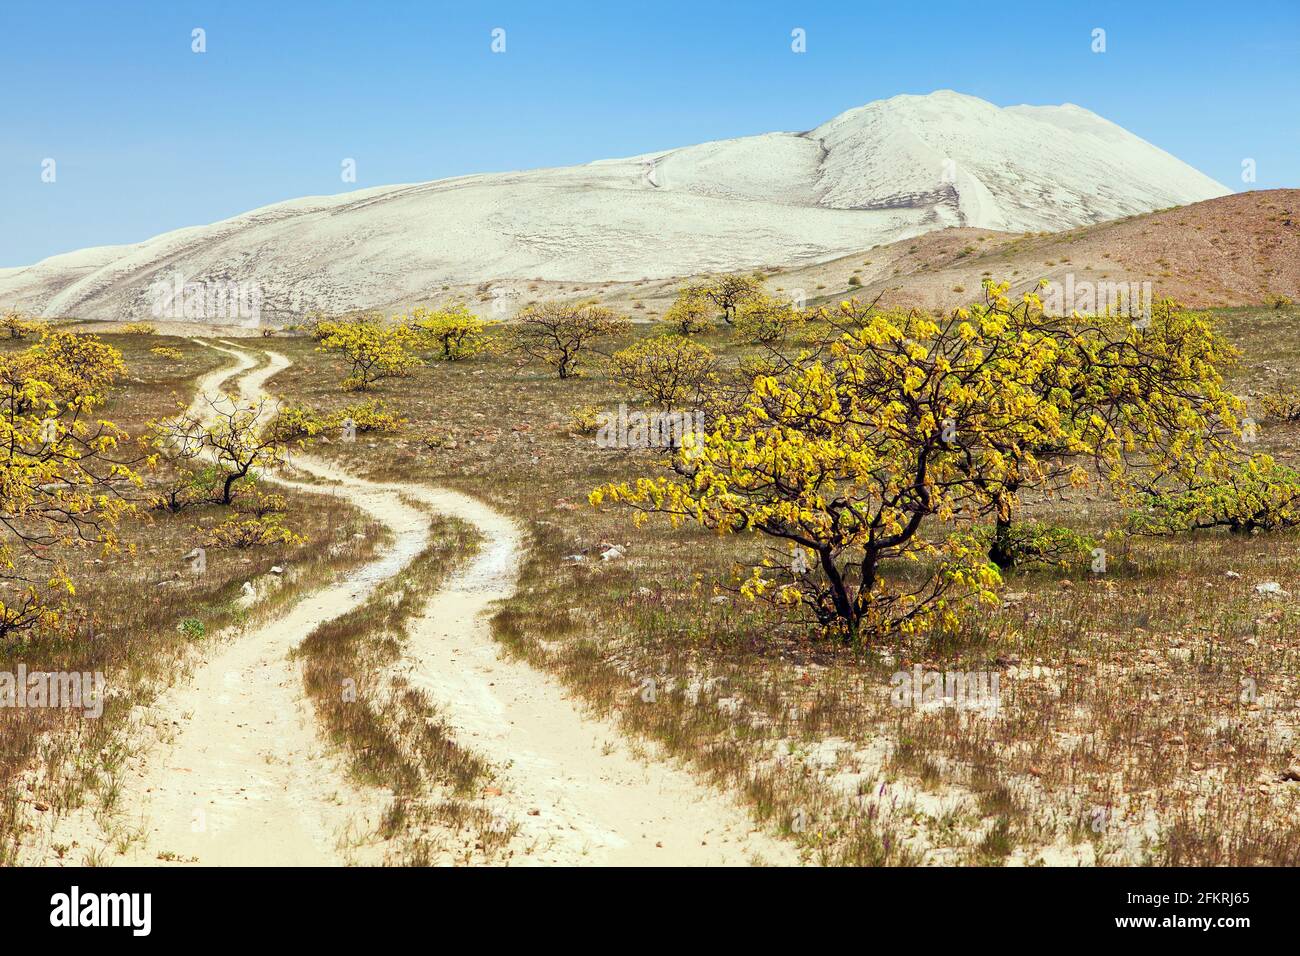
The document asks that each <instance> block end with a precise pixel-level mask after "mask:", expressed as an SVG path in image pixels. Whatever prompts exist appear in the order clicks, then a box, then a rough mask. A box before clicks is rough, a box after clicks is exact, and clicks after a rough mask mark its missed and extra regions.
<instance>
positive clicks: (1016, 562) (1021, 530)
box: [976, 521, 1097, 568]
mask: <svg viewBox="0 0 1300 956" xmlns="http://www.w3.org/2000/svg"><path fill="white" fill-rule="evenodd" d="M997 534H998V529H997V528H996V527H995V526H993V525H982V526H980V528H979V530H978V531H977V532H976V535H977V537H978V540H979V541H980V543H981V545H982V546H983V547H984V548H985V549H986V550H988V551H990V552H992V551H993V550H994V547H995V543H996V542H995V538H996V536H997ZM1096 546H1097V543H1096V541H1095V540H1094V539H1092V538H1090V537H1088V536H1087V535H1084V534H1080V533H1079V532H1077V531H1074V530H1072V529H1070V528H1061V527H1056V526H1054V525H1047V524H1042V523H1040V522H1037V521H1027V522H1022V523H1020V524H1017V525H1014V526H1013V527H1011V528H1009V529H1008V530H1007V532H1006V537H1005V538H1004V540H1003V542H1002V544H1001V547H1002V548H1003V551H1002V553H1003V554H1005V556H1006V564H1005V567H1007V568H1024V567H1029V566H1032V565H1044V566H1047V567H1054V568H1066V567H1068V566H1069V565H1071V564H1073V563H1075V562H1076V561H1079V560H1081V559H1083V558H1086V557H1088V556H1089V555H1091V553H1092V551H1093V549H1094V548H1096Z"/></svg>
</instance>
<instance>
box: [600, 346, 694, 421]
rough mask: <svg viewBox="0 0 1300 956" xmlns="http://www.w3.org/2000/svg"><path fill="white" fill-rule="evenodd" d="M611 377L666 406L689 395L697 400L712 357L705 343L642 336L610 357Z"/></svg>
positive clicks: (657, 403) (648, 398) (652, 400)
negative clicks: (642, 337)
mask: <svg viewBox="0 0 1300 956" xmlns="http://www.w3.org/2000/svg"><path fill="white" fill-rule="evenodd" d="M610 365H611V368H612V371H613V377H614V379H615V381H617V382H619V383H620V384H622V385H624V386H626V387H628V388H631V389H635V390H636V391H638V392H641V393H642V394H643V395H645V397H646V398H647V400H649V401H650V402H653V403H654V404H656V405H660V406H662V407H664V408H668V407H670V406H672V405H676V404H678V403H679V402H681V401H683V400H685V399H687V398H688V397H689V398H693V399H695V400H696V401H698V399H699V397H700V393H701V391H702V390H703V388H704V385H705V382H706V381H707V379H708V377H709V373H710V372H712V371H713V368H714V365H715V361H714V357H713V352H712V350H710V349H709V348H708V347H707V346H704V345H700V344H698V343H696V342H692V341H690V340H689V339H682V338H669V337H667V336H660V337H657V338H650V339H642V340H641V341H640V342H637V343H636V344H634V345H630V346H628V347H627V348H625V349H623V350H621V351H618V352H615V353H614V355H613V357H612V358H611V359H610Z"/></svg>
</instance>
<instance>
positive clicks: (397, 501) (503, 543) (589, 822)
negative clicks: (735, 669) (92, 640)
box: [25, 342, 796, 865]
mask: <svg viewBox="0 0 1300 956" xmlns="http://www.w3.org/2000/svg"><path fill="white" fill-rule="evenodd" d="M204 344H209V343H204ZM211 347H213V348H217V349H218V350H220V351H223V352H226V353H227V354H229V355H231V356H232V357H233V358H234V359H235V364H234V365H233V366H231V367H227V368H225V369H222V370H219V371H218V372H215V373H213V374H212V375H210V376H208V377H207V378H206V379H205V380H204V381H203V383H202V384H201V391H202V392H205V393H208V394H212V393H215V392H216V391H217V390H218V389H219V387H220V385H221V383H222V382H223V381H225V380H226V379H229V378H232V377H233V376H236V375H240V374H241V373H244V374H243V375H242V378H241V379H240V391H241V392H242V393H243V395H244V396H246V397H248V398H257V397H260V396H262V395H264V394H265V390H264V388H263V384H264V383H265V381H266V380H267V379H268V378H270V377H271V376H272V375H274V374H275V373H276V372H278V371H280V370H281V369H283V368H285V367H287V365H288V364H289V363H288V360H287V359H286V358H284V357H283V356H282V355H279V354H277V353H273V352H272V353H268V355H269V356H270V361H269V363H267V364H265V365H263V366H262V367H261V368H257V369H256V370H255V371H251V372H250V371H249V370H250V369H254V367H255V366H256V361H255V360H254V359H253V358H252V357H251V356H250V355H249V354H248V353H247V352H245V351H243V350H242V349H239V348H238V347H236V346H235V345H234V344H233V343H231V342H225V343H223V345H221V346H217V345H212V346H211ZM197 401H199V400H198V399H196V402H197ZM293 464H294V466H295V467H296V468H298V469H300V470H302V471H305V472H308V473H310V474H312V475H314V476H316V477H317V478H319V479H323V480H325V481H327V482H331V483H332V486H331V490H332V491H333V493H334V494H337V495H338V496H339V497H342V498H346V499H348V500H349V501H351V502H353V503H354V504H356V505H357V506H359V507H361V508H363V509H364V510H366V511H367V512H369V513H370V514H371V515H373V516H374V517H375V518H377V519H378V520H380V521H382V522H383V523H385V524H386V525H387V526H388V527H389V528H390V529H391V531H392V532H393V535H394V544H393V546H392V547H391V548H389V549H388V550H386V551H384V552H383V553H382V554H381V555H380V557H379V558H378V559H376V560H375V561H372V562H371V563H369V564H367V565H366V566H364V567H363V568H362V569H360V570H359V571H357V572H355V573H353V574H351V575H349V576H348V577H347V578H346V579H345V580H343V581H342V582H340V583H338V584H334V585H330V586H328V587H324V588H321V589H319V590H317V591H315V592H313V593H311V594H310V595H308V596H307V597H306V598H305V599H303V600H301V601H300V602H299V603H298V604H296V605H295V606H293V607H292V608H291V609H289V610H288V611H286V612H284V613H283V615H282V616H280V617H279V618H277V619H275V620H273V621H271V622H270V623H267V624H265V625H262V626H258V627H255V628H252V629H250V630H249V631H248V632H245V633H243V634H241V635H239V636H238V637H237V638H236V639H235V640H234V641H232V642H231V643H229V644H227V645H220V646H215V647H214V648H213V649H212V652H211V655H210V656H209V657H208V658H207V660H206V661H205V662H203V663H202V664H201V665H200V666H198V668H197V669H196V671H195V673H194V674H193V676H192V678H191V679H190V680H188V681H185V682H181V683H178V684H177V685H176V686H175V687H173V688H172V689H171V690H169V691H168V692H167V693H166V694H164V695H162V696H161V697H160V698H159V700H158V701H157V702H156V704H155V705H154V706H153V707H152V708H150V713H149V714H148V715H146V716H144V717H143V719H142V720H141V731H142V735H141V746H142V748H145V747H148V746H149V744H150V742H151V741H150V738H151V737H153V738H157V739H158V741H159V742H158V743H157V745H156V746H153V747H152V748H151V749H150V750H149V752H148V753H147V754H145V755H144V756H143V757H142V759H141V760H140V761H139V762H138V765H137V766H136V768H135V769H134V772H133V773H132V774H131V775H130V776H129V777H128V778H127V779H124V780H122V781H120V783H121V791H122V793H121V798H120V804H119V805H120V807H121V810H120V812H119V813H117V814H116V815H115V816H114V818H113V820H112V822H111V824H110V825H109V826H108V828H107V829H105V827H104V826H102V825H101V824H102V823H105V822H106V821H97V820H95V819H94V816H93V814H92V813H91V812H90V811H88V810H85V811H81V812H78V813H75V814H72V815H69V816H68V817H65V818H64V819H63V820H61V821H59V822H58V824H57V825H56V828H55V830H54V831H52V832H51V833H49V834H47V838H46V839H45V840H44V841H42V842H41V843H40V845H39V846H38V847H37V848H36V850H34V851H33V853H32V854H29V856H30V858H29V859H27V860H26V861H25V862H28V863H41V862H49V856H48V854H47V853H45V852H42V851H44V850H45V848H48V847H49V846H50V845H51V844H53V843H63V844H65V845H74V844H75V845H77V846H80V847H101V846H102V847H108V846H109V845H111V844H112V843H113V842H114V834H116V836H117V837H119V838H120V836H121V835H122V833H123V832H127V833H135V834H136V835H137V837H138V838H137V839H136V840H135V841H134V842H133V843H132V844H131V846H130V848H129V849H128V850H127V852H126V853H124V854H120V855H119V854H115V853H113V852H107V853H105V856H106V857H107V858H108V859H107V862H112V863H117V864H144V863H151V862H155V861H158V860H175V861H178V862H191V863H199V864H204V865H227V864H240V865H331V864H342V863H349V862H360V863H367V862H376V861H378V859H380V857H381V851H382V848H381V847H379V846H376V845H374V844H367V843H365V842H364V840H363V839H362V836H363V835H364V834H365V833H367V832H369V831H370V830H371V829H372V827H373V823H374V822H375V820H376V819H377V815H378V813H379V811H380V808H381V807H382V806H383V803H384V797H385V796H386V794H384V793H382V792H380V791H368V792H363V791H362V790H360V789H359V788H358V787H356V786H355V785H353V784H352V783H351V782H350V781H349V780H348V779H347V777H346V775H345V774H344V772H343V770H342V767H341V764H340V763H339V762H338V760H337V759H336V758H335V757H334V756H333V755H331V754H329V753H327V752H326V751H325V748H324V746H323V744H322V742H321V741H320V739H319V737H318V736H317V733H316V730H315V728H314V726H313V721H312V715H311V709H310V704H309V703H308V702H307V701H306V700H305V698H304V696H303V693H302V688H301V681H300V679H299V674H298V671H297V668H296V667H295V666H294V665H291V664H290V663H289V661H288V660H287V654H288V652H289V651H290V650H291V649H292V648H293V647H295V646H296V645H297V644H298V642H300V641H301V640H302V638H303V637H304V636H305V635H306V634H307V633H308V632H309V631H310V630H311V629H312V628H313V627H314V626H315V625H316V624H318V623H319V622H320V621H322V620H327V619H330V618H333V617H336V616H338V615H341V614H344V613H346V612H347V611H348V610H350V609H352V608H353V607H355V606H357V605H358V604H359V603H361V602H362V601H364V600H365V598H366V596H367V595H368V594H369V593H370V592H371V591H372V590H373V589H374V588H375V587H376V586H377V585H378V584H379V583H380V582H381V581H383V580H386V579H388V578H389V577H391V576H393V575H395V574H397V573H399V572H400V570H401V569H402V568H403V567H404V566H406V565H407V564H408V563H409V562H410V561H411V560H412V559H413V558H414V557H415V555H417V554H418V553H419V552H420V551H421V550H422V549H423V548H424V546H425V544H426V542H427V535H428V532H427V522H426V520H425V519H424V518H423V516H422V514H421V512H420V510H419V509H417V508H414V507H412V506H411V504H409V503H408V502H407V501H404V500H403V498H404V497H405V498H407V499H414V500H416V501H419V502H420V503H422V504H425V505H427V506H429V507H432V508H433V509H435V510H438V511H443V512H446V513H450V514H454V515H456V516H458V517H460V518H462V519H463V520H466V521H469V522H471V523H472V524H474V525H475V526H476V527H477V528H478V529H479V531H480V533H481V534H482V535H483V538H484V544H483V546H482V548H481V549H480V550H479V551H478V552H477V553H476V554H475V556H474V557H473V559H472V560H470V561H469V562H467V563H466V564H465V565H464V566H463V567H462V568H461V570H460V571H459V572H457V573H456V574H455V575H454V576H453V578H452V579H451V580H450V581H449V582H448V583H447V584H446V585H445V586H444V587H443V588H442V589H440V590H439V591H438V592H437V593H436V594H434V595H433V596H432V598H431V599H430V601H429V604H428V605H427V607H426V608H425V610H424V613H423V615H422V616H421V618H420V619H419V620H418V621H417V622H416V624H415V626H414V628H413V634H412V638H411V640H410V642H409V645H408V648H407V656H406V658H405V659H404V661H403V663H402V665H401V669H402V670H403V671H404V676H406V678H407V679H408V680H409V681H410V682H412V683H413V684H415V685H417V686H420V687H423V688H425V689H427V690H428V692H429V694H430V696H431V697H432V698H433V699H434V700H435V701H436V702H437V704H438V705H439V707H440V709H441V711H442V712H443V714H444V716H445V718H446V719H447V721H448V723H449V724H450V725H451V726H452V727H453V728H454V730H455V733H456V737H457V740H458V742H459V743H461V744H462V745H463V746H466V747H468V748H469V749H472V750H474V751H476V752H478V753H480V754H481V755H483V756H484V757H486V758H488V759H489V760H491V761H492V762H494V763H495V764H496V765H497V766H499V767H500V768H502V769H501V773H500V775H499V779H498V782H497V786H496V787H494V788H493V792H495V790H497V789H499V790H500V791H501V793H500V795H499V796H493V797H490V798H489V799H490V800H491V801H492V805H493V809H494V812H495V813H496V814H497V815H498V817H499V818H501V819H502V820H503V821H509V822H513V823H515V824H516V825H517V826H518V831H519V836H518V837H517V838H516V843H515V855H514V862H524V863H537V864H619V865H623V864H626V865H651V864H673V865H691V864H731V865H735V864H747V863H753V862H767V863H793V862H796V855H795V852H794V849H793V847H792V846H790V845H789V844H788V843H785V842H783V841H780V840H778V839H775V838H773V837H770V836H768V835H766V834H764V833H761V832H759V831H758V830H757V829H756V828H755V826H754V824H753V823H752V821H751V820H750V819H749V817H748V815H747V813H746V812H745V811H744V810H743V809H741V808H740V807H739V806H737V805H736V804H735V803H733V802H732V801H731V800H729V799H727V798H726V797H725V796H723V795H721V794H719V793H717V792H715V791H713V790H710V789H708V788H706V787H703V786H702V785H700V784H699V783H697V782H696V781H695V780H694V778H693V777H692V776H691V775H690V774H689V773H688V772H687V771H685V770H684V769H682V768H680V767H677V766H675V765H672V764H671V763H667V762H647V761H645V760H643V759H641V758H640V757H639V756H638V755H637V754H635V753H634V752H633V750H632V749H631V747H630V746H629V744H628V743H627V742H626V741H625V740H623V738H622V737H621V736H620V735H619V733H618V731H617V730H616V729H615V728H614V727H613V726H611V725H609V724H606V723H604V722H601V721H597V720H592V719H589V718H587V717H586V716H584V715H583V714H581V713H580V712H579V710H578V708H577V705H575V703H574V702H573V701H572V700H571V699H570V698H569V697H568V696H567V695H566V694H565V693H564V691H563V689H562V688H561V687H560V686H559V685H558V684H557V683H556V682H555V681H554V679H552V678H550V677H549V676H547V675H544V674H542V673H540V672H538V671H536V670H534V669H533V668H531V667H529V666H528V665H526V664H523V663H519V662H514V661H509V660H505V659H502V658H501V657H500V656H499V649H498V645H496V644H495V642H494V641H493V639H492V637H491V634H490V632H489V627H488V621H487V617H486V612H487V610H488V608H489V607H490V605H491V604H492V603H493V602H494V601H496V600H498V599H499V598H502V597H506V596H508V595H509V594H510V593H511V592H512V590H513V588H514V583H515V578H516V568H517V565H518V558H519V553H520V549H521V543H520V542H521V539H520V534H519V530H518V529H517V527H516V526H515V525H514V523H513V522H512V521H511V520H510V519H508V518H506V517H505V516H503V515H501V514H500V513H498V512H496V511H494V510H493V509H491V508H490V507H488V506H487V505H485V504H484V503H482V502H480V501H478V500H476V499H473V498H471V497H468V496H466V495H462V494H459V493H456V492H452V491H447V490H442V489H437V488H431V487H426V486H420V485H394V484H378V483H374V482H368V481H364V480H362V479H358V478H355V477H353V476H351V475H349V474H347V473H346V472H344V471H342V470H340V469H337V468H334V467H331V466H330V465H327V464H325V463H323V462H320V461H317V460H315V459H311V458H309V457H305V456H295V457H294V461H293ZM276 480H278V481H281V483H284V484H287V485H289V486H293V483H292V482H287V481H284V480H283V479H280V478H277V479H276ZM301 487H304V488H305V487H306V486H301ZM312 490H314V491H317V492H320V491H321V490H322V489H321V487H320V486H312ZM159 728H161V729H162V732H161V733H159V732H158V730H159ZM70 862H80V860H79V859H76V858H74V857H70Z"/></svg>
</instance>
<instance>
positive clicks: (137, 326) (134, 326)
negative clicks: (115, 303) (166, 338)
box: [122, 322, 157, 335]
mask: <svg viewBox="0 0 1300 956" xmlns="http://www.w3.org/2000/svg"><path fill="white" fill-rule="evenodd" d="M122 331H123V332H124V333H125V334H126V335H153V334H154V332H155V331H157V330H156V329H155V328H154V327H153V326H152V325H150V324H149V323H148V322H128V323H126V325H124V326H122Z"/></svg>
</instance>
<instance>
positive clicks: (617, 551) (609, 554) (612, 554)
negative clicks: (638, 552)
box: [600, 545, 623, 561]
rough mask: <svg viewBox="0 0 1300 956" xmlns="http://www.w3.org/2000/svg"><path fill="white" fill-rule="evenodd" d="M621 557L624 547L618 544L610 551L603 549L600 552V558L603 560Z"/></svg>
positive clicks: (614, 559) (613, 559)
mask: <svg viewBox="0 0 1300 956" xmlns="http://www.w3.org/2000/svg"><path fill="white" fill-rule="evenodd" d="M621 557H623V549H622V548H620V547H619V546H618V545H614V547H612V548H610V549H609V550H608V551H602V552H601V553H600V560H602V561H616V560H618V559H619V558H621Z"/></svg>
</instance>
